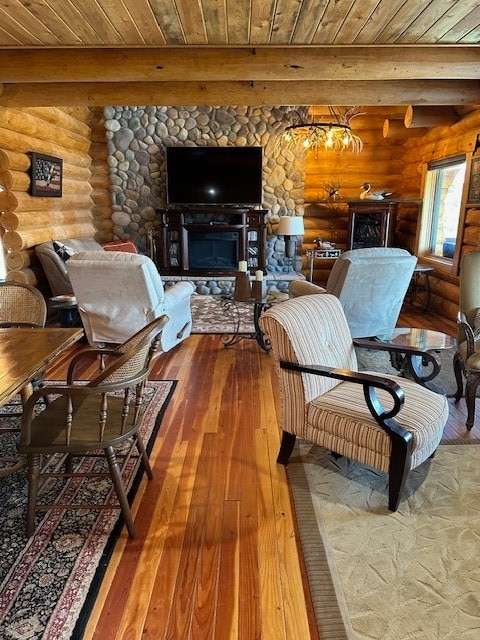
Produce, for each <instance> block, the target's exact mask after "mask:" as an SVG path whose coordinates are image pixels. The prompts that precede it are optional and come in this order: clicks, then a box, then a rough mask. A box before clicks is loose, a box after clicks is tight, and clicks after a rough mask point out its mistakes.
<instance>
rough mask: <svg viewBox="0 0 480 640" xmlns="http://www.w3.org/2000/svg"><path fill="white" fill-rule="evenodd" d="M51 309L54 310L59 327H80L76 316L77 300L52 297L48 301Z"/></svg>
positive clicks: (78, 317)
mask: <svg viewBox="0 0 480 640" xmlns="http://www.w3.org/2000/svg"><path fill="white" fill-rule="evenodd" d="M48 304H49V306H50V308H51V309H55V311H56V312H57V315H58V319H59V321H60V326H61V327H80V326H82V325H81V321H80V316H79V314H78V305H77V299H76V298H75V296H73V295H72V296H69V295H61V296H53V298H50V300H49V301H48Z"/></svg>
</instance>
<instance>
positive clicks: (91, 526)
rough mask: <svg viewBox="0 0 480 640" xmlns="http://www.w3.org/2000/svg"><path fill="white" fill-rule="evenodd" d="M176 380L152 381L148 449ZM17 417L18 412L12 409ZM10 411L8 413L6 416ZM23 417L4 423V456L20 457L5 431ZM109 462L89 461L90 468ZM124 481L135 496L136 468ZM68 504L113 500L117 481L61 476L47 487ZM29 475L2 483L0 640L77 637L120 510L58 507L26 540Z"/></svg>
mask: <svg viewBox="0 0 480 640" xmlns="http://www.w3.org/2000/svg"><path fill="white" fill-rule="evenodd" d="M175 385H176V382H175V381H170V380H168V381H161V382H149V383H148V385H147V388H146V390H145V400H144V401H145V413H144V417H143V422H142V427H141V432H142V435H143V439H144V441H145V443H146V445H147V450H148V452H150V450H151V448H152V446H153V442H154V440H155V437H156V435H157V433H158V429H159V427H160V423H161V419H162V417H163V414H164V412H165V409H166V407H167V406H168V402H169V400H170V398H171V396H172V394H173V391H174V389H175ZM9 407H10V409H11V411H12V412H14V411H16V410H18V407H14V406H12V405H9ZM3 411H5V407H3V408H2V412H3ZM18 420H19V418H18V417H14V416H11V417H10V416H9V417H3V416H2V418H1V420H0V446H1V449H2V456H4V455H9V454H10V455H11V456H13V457H15V456H16V448H15V437H16V436H15V434H12V433H2V428H3V429H4V430H5V429H6V428H7V427H11V426H14V425H15V423H17V424H18ZM98 464H103V461H102V460H101V459H96V460H92V459H88V460H86V461H85V462H82V465H85V470H87V469H86V467H88V468H91V467H92V466H93V465H98ZM125 474H126V476H125V480H126V482H127V485H128V488H129V496H130V499H131V498H132V497H133V495H134V493H135V491H136V489H137V488H138V483H139V481H140V474H135V468H134V464H133V463H132V466H131V468H127V470H126V472H125ZM47 491H48V492H49V493H50V494H51V495H49V499H51V498H52V496H59V495H60V494H62V501H63V502H64V501H65V500H70V501H72V502H76V503H78V502H81V501H85V502H87V503H88V502H90V503H92V502H93V503H95V502H98V503H99V504H100V503H105V501H109V500H111V502H112V504H114V503H115V500H116V499H115V495H114V492H113V490H112V489H111V484H110V482H108V481H105V480H103V479H102V478H84V479H71V480H67V481H64V480H62V479H59V480H58V481H56V482H52V484H51V485H49V487H48V489H47ZM26 499H27V481H26V470H25V469H23V470H21V471H19V472H17V473H15V474H13V475H10V476H7V477H4V478H0V503H1V505H2V508H1V511H0V548H1V558H0V638H1V640H40V639H41V640H73V639H74V638H77V639H80V638H82V636H83V630H84V625H85V623H86V621H87V620H88V614H89V612H90V608H91V606H92V604H93V602H94V600H95V596H96V594H97V592H98V588H99V587H100V583H101V580H102V577H103V575H104V573H105V569H106V567H107V564H108V560H109V558H110V555H111V553H112V551H113V547H114V544H115V541H116V539H117V537H118V535H119V533H120V531H121V526H122V522H121V521H120V518H119V511H118V510H117V509H112V510H110V509H105V510H103V511H95V510H89V509H85V510H75V511H74V510H71V511H68V510H67V511H64V512H61V511H60V510H53V511H50V512H46V514H45V513H40V514H39V516H38V526H37V529H36V532H35V534H34V535H33V536H32V537H31V538H30V539H27V537H26V535H25V517H26Z"/></svg>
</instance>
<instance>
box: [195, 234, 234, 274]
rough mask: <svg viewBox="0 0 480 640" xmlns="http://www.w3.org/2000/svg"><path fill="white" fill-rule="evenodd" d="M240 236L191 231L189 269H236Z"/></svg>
mask: <svg viewBox="0 0 480 640" xmlns="http://www.w3.org/2000/svg"><path fill="white" fill-rule="evenodd" d="M237 263H238V234H237V233H235V232H233V231H213V232H206V231H189V233H188V267H189V269H236V268H237Z"/></svg>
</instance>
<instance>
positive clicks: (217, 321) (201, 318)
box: [191, 295, 255, 334]
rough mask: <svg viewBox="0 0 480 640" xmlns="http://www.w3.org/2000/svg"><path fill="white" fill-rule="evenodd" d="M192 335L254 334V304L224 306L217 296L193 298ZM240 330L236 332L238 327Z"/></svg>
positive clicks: (195, 296)
mask: <svg viewBox="0 0 480 640" xmlns="http://www.w3.org/2000/svg"><path fill="white" fill-rule="evenodd" d="M191 309H192V333H220V334H223V333H247V334H248V333H253V332H254V331H255V328H254V326H253V304H251V303H249V302H235V303H234V304H233V303H231V304H229V305H222V300H221V298H220V297H217V296H203V295H193V296H192V297H191ZM237 326H238V330H237V331H236V330H235V329H236V327H237Z"/></svg>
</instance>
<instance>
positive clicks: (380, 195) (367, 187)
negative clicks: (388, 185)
mask: <svg viewBox="0 0 480 640" xmlns="http://www.w3.org/2000/svg"><path fill="white" fill-rule="evenodd" d="M360 189H361V192H360V200H384V199H385V198H386V197H387V196H391V195H392V192H391V191H388V190H387V189H380V190H378V191H372V185H371V184H370V182H364V183H363V184H362V185H361V187H360Z"/></svg>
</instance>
